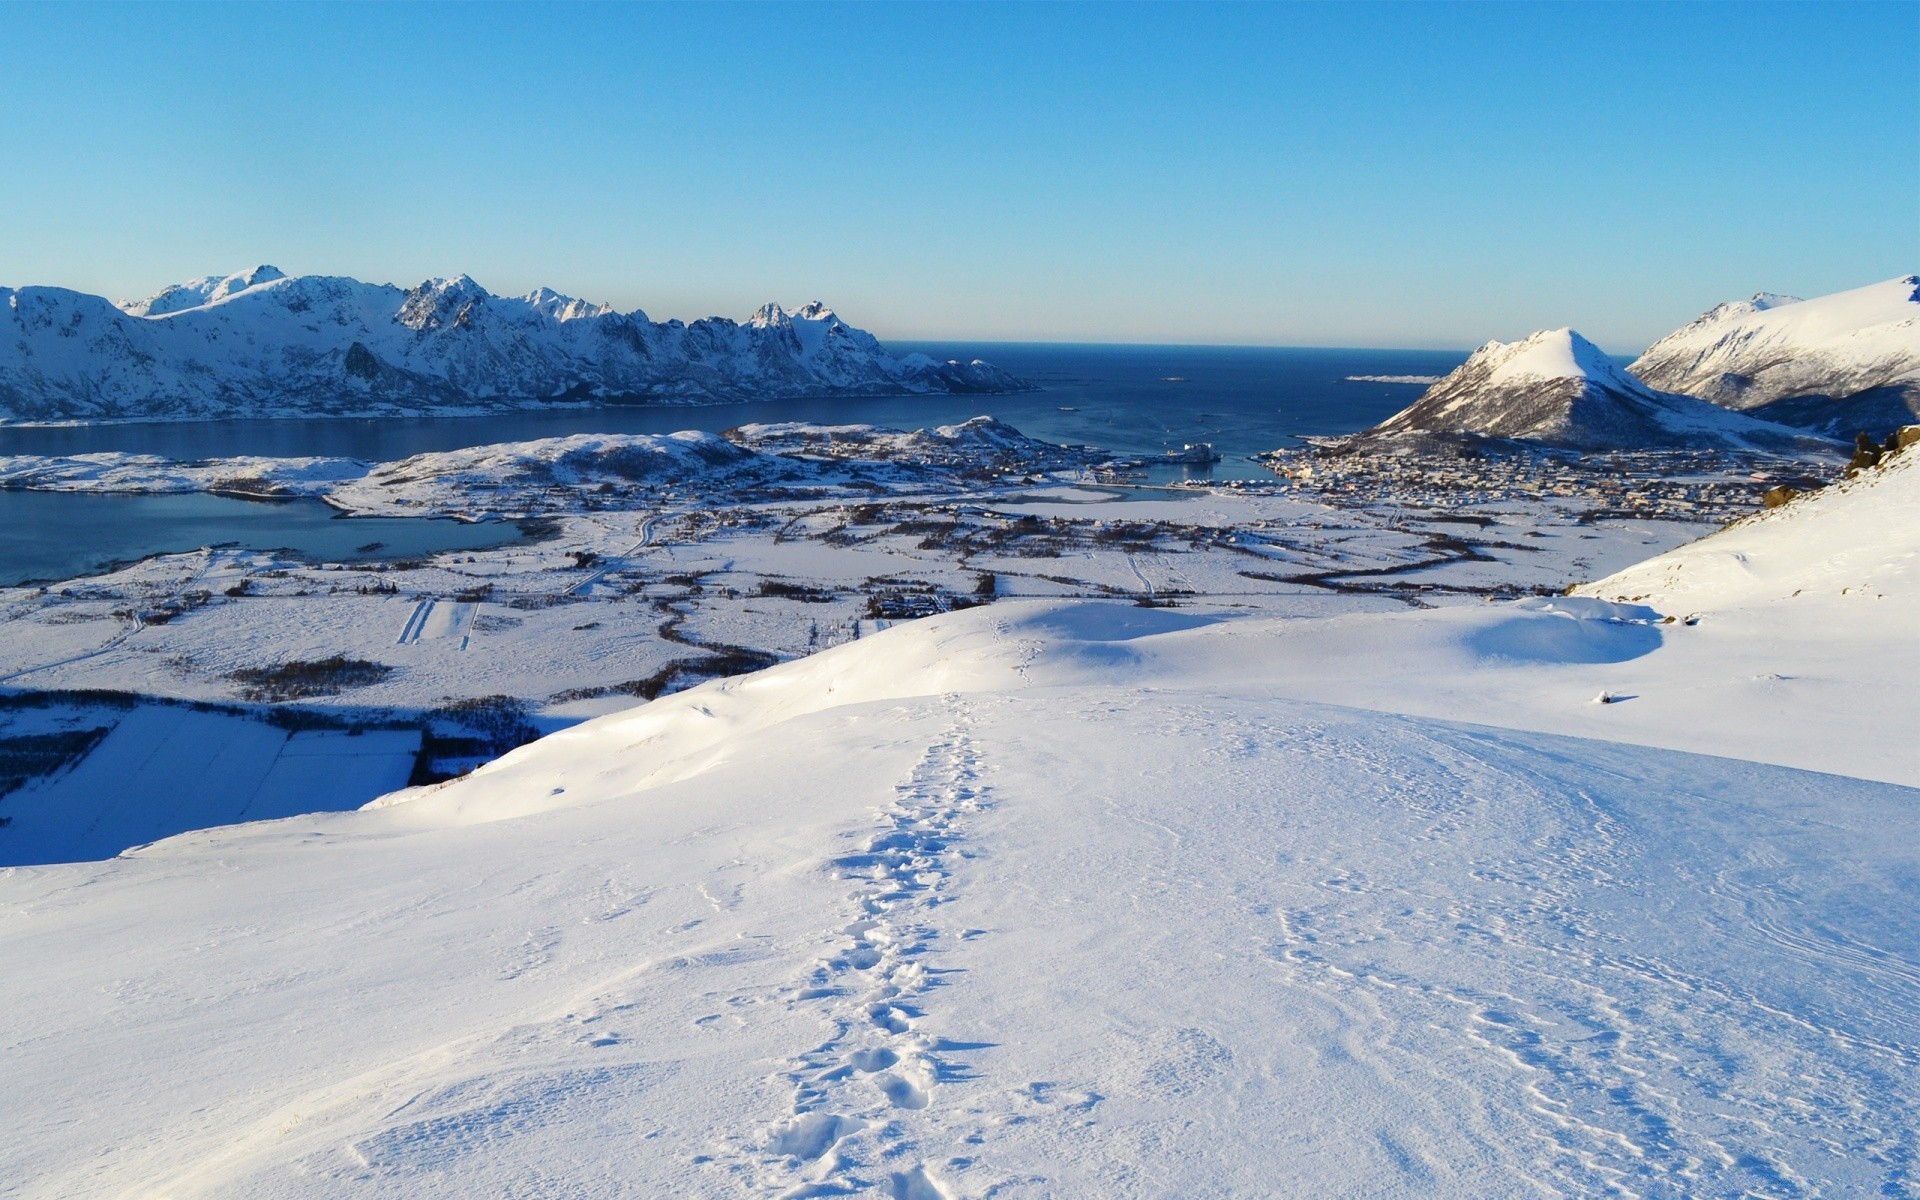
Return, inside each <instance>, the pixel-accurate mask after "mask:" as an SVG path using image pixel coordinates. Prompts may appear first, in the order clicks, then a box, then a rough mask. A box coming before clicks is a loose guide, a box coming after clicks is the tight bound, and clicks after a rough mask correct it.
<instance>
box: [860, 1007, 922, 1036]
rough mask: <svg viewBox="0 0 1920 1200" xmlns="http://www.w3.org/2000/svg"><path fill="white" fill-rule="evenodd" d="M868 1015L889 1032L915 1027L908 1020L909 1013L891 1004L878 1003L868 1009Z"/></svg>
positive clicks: (902, 1031)
mask: <svg viewBox="0 0 1920 1200" xmlns="http://www.w3.org/2000/svg"><path fill="white" fill-rule="evenodd" d="M867 1016H868V1018H869V1019H871V1020H872V1021H873V1023H874V1024H875V1025H877V1026H879V1027H880V1028H882V1029H884V1030H886V1031H887V1032H888V1033H905V1032H907V1030H909V1029H912V1028H913V1025H912V1024H911V1023H910V1022H909V1021H908V1020H907V1014H905V1013H903V1012H901V1011H900V1010H899V1009H897V1008H895V1007H893V1006H892V1005H891V1004H876V1005H874V1006H873V1007H872V1008H870V1009H868V1010H867Z"/></svg>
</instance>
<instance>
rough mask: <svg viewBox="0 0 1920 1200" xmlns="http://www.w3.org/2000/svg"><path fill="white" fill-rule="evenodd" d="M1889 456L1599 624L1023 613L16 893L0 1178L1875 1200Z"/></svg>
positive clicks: (1894, 800)
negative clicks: (353, 804) (363, 800)
mask: <svg viewBox="0 0 1920 1200" xmlns="http://www.w3.org/2000/svg"><path fill="white" fill-rule="evenodd" d="M211 290H218V289H217V288H215V289H211ZM216 303H217V302H216ZM226 303H232V301H231V300H228V301H226ZM1575 349H1576V350H1577V346H1576V347H1575ZM965 429H966V427H961V428H960V430H957V431H951V432H948V433H943V434H941V436H960V432H961V431H964V430H965ZM973 432H974V433H975V434H979V433H980V431H979V430H977V429H976V430H974V431H973ZM788 433H790V431H788ZM759 435H760V436H764V437H767V438H778V437H780V436H787V435H788V434H783V432H782V431H781V430H780V429H778V428H767V429H763V430H761V431H759ZM692 448H693V449H698V448H699V447H697V446H695V447H692ZM575 449H576V448H573V447H569V446H560V445H558V444H556V446H555V447H554V448H553V453H554V454H555V455H559V456H560V457H559V458H556V459H555V461H556V462H559V461H562V460H563V459H564V458H565V455H567V454H571V453H574V451H575ZM668 449H669V448H666V447H654V448H653V449H650V450H649V451H648V453H667V452H668ZM583 452H584V451H583ZM739 453H742V454H744V453H746V452H745V451H739ZM1916 462H1920V451H1916V450H1914V449H1912V448H1909V449H1908V450H1906V451H1904V452H1903V453H1901V454H1897V455H1895V456H1893V457H1892V458H1891V459H1890V460H1889V465H1887V466H1885V467H1883V468H1880V469H1876V470H1870V471H1867V472H1865V473H1863V474H1861V475H1860V476H1859V477H1858V478H1856V479H1854V480H1853V481H1851V482H1849V483H1847V484H1844V485H1839V486H1836V487H1833V488H1829V489H1826V490H1825V491H1822V492H1819V493H1816V494H1814V495H1813V496H1811V497H1807V498H1803V499H1800V500H1796V501H1794V502H1792V503H1790V504H1788V505H1786V506H1785V507H1783V508H1779V509H1777V510H1774V511H1773V512H1771V513H1769V514H1768V515H1766V516H1764V517H1760V518H1756V519H1753V520H1750V521H1747V522H1743V523H1741V524H1738V525H1736V526H1735V527H1733V528H1732V529H1729V530H1727V531H1726V532H1723V533H1720V534H1717V535H1715V536H1713V537H1709V538H1707V539H1705V540H1703V541H1701V542H1699V543H1697V544H1695V545H1693V546H1691V547H1687V548H1684V549H1682V550H1679V551H1676V552H1674V553H1671V554H1668V555H1665V556H1663V557H1661V558H1658V559H1655V560H1652V561H1651V562H1648V563H1646V564H1644V565H1642V566H1640V567H1636V568H1632V569H1631V570H1629V571H1626V572H1623V573H1621V574H1618V575H1616V576H1614V577H1612V578H1610V579H1607V580H1603V581H1601V582H1599V583H1596V584H1593V585H1590V586H1589V587H1587V588H1585V589H1583V593H1582V594H1578V595H1572V596H1561V597H1552V598H1535V599H1530V600H1526V601H1521V602H1516V603H1510V604H1491V603H1486V604H1481V603H1476V604H1472V605H1466V606H1455V607H1448V608H1435V609H1425V610H1407V611H1401V612H1390V613H1356V614H1352V615H1347V616H1338V617H1327V618H1305V617H1292V618H1254V617H1232V616H1222V615H1196V614H1195V613H1193V612H1190V611H1188V610H1180V609H1172V610H1169V609H1163V608H1142V607H1135V606H1132V605H1128V604H1122V603H1117V602H1115V603H1109V602H1084V601H1082V602H1071V601H1041V602H1026V603H1018V602H1009V603H1000V604H995V605H992V606H989V607H982V608H975V609H970V610H966V611H962V612H955V613H950V614H947V615H944V616H938V617H932V618H928V619H924V620H920V621H914V622H909V623H904V624H900V625H897V626H895V627H893V628H891V629H889V630H887V631H885V632H883V633H880V634H878V635H877V636H872V637H866V638H862V639H860V640H858V641H854V642H849V643H846V644H843V645H841V646H838V647H836V648H834V649H830V650H826V651H823V652H821V653H818V654H816V655H813V656H811V657H808V658H803V659H800V660H797V661H794V662H790V663H786V664H783V665H780V666H776V667H773V668H771V669H768V670H765V671H761V672H759V673H756V674H751V675H745V676H740V677H736V678H732V679H727V680H721V681H715V682H711V683H707V684H704V685H701V686H699V687H696V688H693V689H692V690H689V691H685V692H681V693H677V694H674V695H670V696H666V697H663V698H661V699H659V700H656V701H654V702H652V703H648V704H644V705H640V706H638V707H635V708H632V709H629V710H626V711H623V712H618V713H614V714H612V715H609V716H605V717H601V718H599V719H597V720H593V721H590V722H587V723H585V724H582V725H578V726H575V727H573V728H571V729H568V730H566V731H563V732H560V733H557V734H553V735H551V736H548V737H546V738H544V739H542V740H539V741H537V742H534V743H532V744H530V745H527V746H525V747H523V748H521V749H520V750H517V751H515V752H513V753H511V754H509V755H507V756H506V757H504V758H501V759H498V760H497V761H495V762H493V763H491V764H489V765H486V766H484V767H482V768H480V769H479V770H477V771H475V772H473V773H472V774H471V775H468V776H466V777H464V778H461V779H457V780H454V781H450V782H448V783H444V784H439V785H434V786H430V787H425V788H416V789H408V790H402V791H399V792H395V793H393V794H391V795H389V796H387V797H385V798H383V799H382V800H380V801H377V802H375V803H374V804H372V805H370V806H368V807H367V808H365V809H362V810H360V811H357V812H349V813H332V814H310V815H302V816H292V817H289V818H286V819H281V820H272V821H261V822H254V823H250V824H244V825H234V826H227V827H223V828H215V829H207V830H202V831H199V832H194V833H189V834H184V835H181V836H177V837H172V838H168V839H166V840H163V841H160V842H156V843H153V844H151V845H148V846H144V847H140V848H137V849H135V850H132V851H129V852H128V853H126V854H124V855H121V856H119V857H116V858H113V859H110V860H107V861H103V862H90V863H78V864H70V865H57V866H33V867H15V868H12V869H7V870H0V913H3V914H4V919H0V961H4V962H5V963H7V964H8V968H9V969H8V978H9V980H10V982H11V983H12V986H11V987H9V988H8V989H7V992H6V998H5V1003H4V1004H0V1033H3V1035H4V1045H5V1061H6V1079H7V1086H6V1087H4V1088H0V1122H3V1127H4V1128H5V1129H6V1130H7V1131H8V1136H7V1137H6V1138H5V1139H0V1178H4V1179H6V1180H7V1181H8V1187H9V1189H10V1191H9V1194H10V1195H14V1196H18V1197H22V1198H30V1200H38V1198H54V1197H59V1198H67V1197H75V1196H88V1197H121V1196H125V1197H147V1196H155V1197H173V1198H178V1200H186V1198H214V1197H248V1198H288V1197H327V1198H329V1200H334V1198H350V1197H390V1196H406V1197H412V1198H421V1200H432V1198H439V1197H447V1198H452V1197H462V1198H464V1197H476V1196H566V1197H639V1196H645V1197H657V1196H675V1197H735V1196H833V1195H849V1196H874V1197H907V1198H911V1200H927V1198H938V1197H947V1198H958V1197H977V1198H984V1197H1000V1198H1008V1197H1160V1196H1209V1197H1212V1196H1236V1197H1269V1196H1349V1195H1356V1196H1357V1195H1365V1196H1382V1197H1434V1196H1442V1197H1488V1196H1534V1195H1542V1196H1641V1197H1669V1198H1678V1197H1696V1196H1782V1197H1785V1196H1791V1197H1809V1196H1834V1197H1840V1196H1861V1195H1912V1194H1914V1192H1915V1190H1916V1188H1917V1187H1920V1178H1916V1155H1915V1131H1914V1122H1913V1116H1912V1114H1913V1113H1914V1112H1915V1111H1920V933H1917V931H1916V925H1915V923H1914V922H1913V920H1912V914H1913V912H1914V911H1915V906H1916V904H1917V903H1920V790H1916V785H1920V763H1917V762H1916V759H1915V758H1914V756H1913V754H1912V741H1913V732H1914V729H1913V713H1914V712H1915V711H1916V701H1920V694H1917V692H1920V688H1917V686H1916V682H1915V681H1916V679H1920V669H1916V668H1920V661H1916V660H1920V647H1917V646H1916V642H1915V639H1914V637H1913V631H1914V630H1915V629H1916V628H1920V523H1916V522H1914V521H1913V520H1912V519H1911V514H1912V513H1913V511H1914V506H1915V504H1916V503H1917V502H1920V494H1916V492H1917V489H1920V468H1916V466H1915V463H1916ZM449 469H451V468H449ZM1669 618H1671V620H1670V619H1669ZM1603 693H1604V694H1606V695H1607V696H1608V697H1609V698H1610V700H1611V701H1612V702H1611V703H1607V704H1595V703H1592V700H1593V698H1594V697H1595V696H1596V695H1600V694H1603Z"/></svg>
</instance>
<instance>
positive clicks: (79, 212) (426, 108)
mask: <svg viewBox="0 0 1920 1200" xmlns="http://www.w3.org/2000/svg"><path fill="white" fill-rule="evenodd" d="M0 70H3V71H4V75H0V89H4V91H0V96H4V100H0V197H4V205H5V208H4V216H3V217H0V283H5V284H13V285H20V284H29V283H33V284H58V285H62V286H66V287H73V288H79V289H82V290H86V291H95V292H102V293H105V294H107V295H109V296H113V297H116V298H118V297H124V296H141V295H146V294H149V293H151V292H153V291H155V290H157V289H158V288H159V287H161V286H162V285H164V284H166V283H169V282H172V281H175V280H179V279H185V278H190V277H193V276H198V275H205V274H210V273H225V272H229V271H234V270H240V269H243V268H245V267H247V266H250V265H252V264H254V263H258V262H271V263H273V264H275V265H277V266H279V267H281V268H283V269H285V270H287V271H289V272H294V273H325V274H345V275H353V276H357V277H359V278H363V279H370V280H378V281H392V282H396V283H402V284H412V283H415V282H418V281H419V280H420V279H422V278H426V277H428V276H433V275H453V274H458V273H460V272H463V271H464V272H466V273H468V274H470V275H472V276H474V277H475V278H476V279H478V280H479V281H480V282H481V283H482V284H484V285H486V286H487V287H489V288H490V289H492V290H494V291H496V292H524V291H527V290H529V289H531V288H533V287H534V286H536V285H541V284H545V285H549V286H552V287H554V288H557V289H559V290H561V291H564V292H568V293H571V294H574V295H579V296H583V297H586V298H588V299H592V300H604V301H608V302H611V303H613V304H615V305H617V306H619V307H621V308H634V307H639V308H644V309H645V310H646V311H647V312H648V313H649V314H650V315H651V316H653V317H655V318H656V319H664V318H666V317H673V316H677V317H683V318H692V317H696V316H703V315H707V314H709V313H720V314H724V315H731V316H744V315H745V314H747V313H748V312H750V311H751V310H752V309H753V308H754V307H756V306H757V305H758V304H759V303H761V302H762V301H764V300H767V299H777V300H780V301H781V302H783V303H788V304H797V303H801V302H804V301H806V300H809V299H814V298H816V297H817V298H820V299H824V300H826V301H827V302H828V303H830V304H832V305H833V306H834V307H835V308H837V309H838V310H839V311H840V312H841V313H842V314H843V315H844V316H845V317H847V319H849V320H851V321H853V322H854V323H855V324H858V325H863V326H865V327H867V328H870V329H872V330H874V331H875V332H876V333H879V334H881V335H882V336H883V337H884V336H892V337H900V338H910V337H929V338H974V339H995V340H1093V341H1155V342H1227V343H1252V344H1275V345H1347V346H1409V347H1412V346H1433V347H1466V346H1471V345H1474V344H1477V343H1479V342H1482V341H1484V340H1486V339H1487V338H1490V337H1501V338H1513V337H1517V336H1520V335H1522V334H1525V333H1527V332H1528V331H1530V330H1532V329H1535V328H1539V327H1544V326H1553V325H1562V324H1572V325H1574V326H1575V327H1576V328H1578V329H1580V330H1582V331H1583V332H1585V333H1586V334H1587V335H1588V336H1589V337H1592V338H1594V339H1595V340H1596V341H1598V342H1600V343H1601V344H1602V345H1603V346H1606V347H1607V348H1608V349H1610V350H1614V351H1616V352H1631V351H1634V350H1637V349H1639V348H1640V347H1641V346H1643V345H1644V344H1645V343H1646V342H1647V341H1649V340H1651V339H1652V338H1654V337H1656V336H1658V335H1659V334H1661V333H1664V332H1666V331H1667V330H1669V329H1671V328H1672V327H1674V326H1675V325H1677V324H1679V323H1681V322H1683V321H1685V320H1687V319H1689V318H1691V317H1692V316H1694V315H1696V314H1697V313H1698V312H1700V311H1701V310H1703V309H1705V308H1706V307H1708V306H1709V305H1711V304H1713V303H1715V302H1717V301H1719V300H1722V299H1729V298H1734V297H1739V296H1744V295H1747V294H1750V293H1752V292H1754V291H1756V290H1762V289H1764V290H1769V291H1787V292H1796V293H1799V294H1802V295H1812V294H1819V293H1822V292H1828V291H1835V290H1840V289H1843V288H1848V287H1855V286H1859V285H1862V284H1866V283H1871V282H1874V281H1877V280H1881V279H1886V278H1890V277H1892V276H1894V275H1898V274H1901V273H1905V272H1909V271H1913V270H1915V269H1916V268H1920V5H1917V4H1914V3H1886V4H1873V3H1852V4H1835V5H1825V4H1823V5H1811V6H1803V5H1795V4H1781V3H1765V4H1754V5H1743V4H1735V3H1716V4H1706V5H1699V6H1692V5H1685V4H1677V3H1662V4H1655V5H1651V6H1636V5H1629V4H1597V3H1596V4H1583V5H1572V6H1566V7H1558V6H1552V5H1545V4H1525V5H1520V4H1473V5H1462V6H1457V7H1456V6H1444V5H1440V4H1437V3H1431V4H1415V5H1405V6H1403V5H1395V4H1364V3H1342V4H1330V5H1270V6H1269V5H1255V4H1234V5H1227V6H1219V7H1208V6H1197V5H1182V6H1177V7H1155V6H1148V5H1138V4H1128V5H1123V6H1113V7H1104V6H1096V5H1061V6H1055V5H1039V4H992V5H981V6H974V7H967V6H922V5H855V6H846V7H818V6H813V5H801V4H792V5H779V6H771V7H761V6H753V5H723V6H713V7H706V6H695V5H668V6H658V7H654V6H630V5H622V6H610V7H602V6H585V5H565V4H541V5H537V6H531V7H518V6H511V5H486V6H465V5H457V4H432V5H411V6H409V5H349V4H337V5H325V6H318V7H303V6H297V5H237V4H235V5H207V6H194V5H185V6H182V5H149V4H141V5H136V6H131V7H117V6H111V5H103V4H85V5H75V6H70V7H69V6H59V5H52V4H28V5H21V6H14V7H0Z"/></svg>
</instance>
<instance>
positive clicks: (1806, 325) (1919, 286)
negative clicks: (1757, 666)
mask: <svg viewBox="0 0 1920 1200" xmlns="http://www.w3.org/2000/svg"><path fill="white" fill-rule="evenodd" d="M1631 369H1632V371H1633V373H1634V374H1635V375H1637V376H1639V377H1640V378H1641V379H1644V380H1646V381H1647V383H1649V384H1651V385H1652V386H1654V387H1657V388H1665V389H1666V390H1668V391H1673V392H1684V393H1686V394H1687V395H1690V396H1698V397H1700V398H1701V399H1703V400H1711V401H1713V402H1714V403H1716V404H1724V405H1727V406H1728V407H1731V408H1738V409H1747V410H1751V411H1753V412H1754V413H1755V415H1758V416H1763V417H1765V418H1767V419H1768V420H1772V421H1780V422H1783V423H1786V424H1789V425H1799V426H1804V427H1806V428H1809V429H1815V430H1818V431H1820V432H1822V433H1827V434H1833V435H1838V436H1846V437H1850V436H1852V435H1853V433H1855V432H1856V431H1857V430H1861V429H1865V430H1868V431H1870V432H1872V433H1874V434H1875V435H1876V436H1878V435H1880V434H1884V433H1885V432H1886V431H1887V430H1888V429H1890V428H1892V427H1894V426H1896V425H1900V424H1904V423H1907V422H1910V421H1912V420H1913V419H1914V415H1915V414H1916V413H1920V276H1916V275H1904V276H1901V277H1900V278H1898V279H1889V280H1887V281H1886V282H1884V283H1876V284H1874V285H1872V286H1871V287H1863V288H1856V289H1855V290H1853V291H1850V292H1838V293H1835V294H1834V295H1831V296H1821V297H1818V298H1816V299H1812V300H1800V299H1796V298H1795V297H1792V296H1776V295H1772V294H1769V293H1765V292H1763V293H1761V294H1760V295H1757V296H1755V297H1754V298H1753V299H1752V300H1743V301H1734V302H1731V303H1727V304H1722V305H1719V306H1717V307H1715V308H1714V309H1712V310H1711V311H1709V312H1707V313H1706V314H1704V315H1703V316H1701V317H1700V318H1699V319H1697V320H1695V321H1693V322H1691V323H1689V324H1688V325H1686V326H1684V327H1682V328H1680V329H1678V330H1675V331H1674V332H1673V333H1670V334H1668V335H1667V336H1666V337H1664V338H1661V339H1660V340H1659V341H1657V342H1655V343H1654V344H1653V345H1652V346H1650V347H1648V348H1647V352H1646V353H1645V354H1642V355H1641V356H1640V357H1639V359H1638V360H1636V361H1635V362H1634V364H1633V366H1632V368H1631Z"/></svg>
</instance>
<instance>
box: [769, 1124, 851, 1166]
mask: <svg viewBox="0 0 1920 1200" xmlns="http://www.w3.org/2000/svg"><path fill="white" fill-rule="evenodd" d="M866 1127H867V1123H866V1122H865V1121H862V1120H860V1119H859V1118H858V1117H843V1116H841V1115H840V1114H839V1113H822V1112H811V1113H801V1114H800V1115H799V1116H797V1117H795V1118H793V1119H792V1120H790V1121H786V1122H783V1123H782V1124H779V1125H776V1126H774V1128H773V1132H772V1135H771V1136H770V1137H769V1138H768V1139H767V1148H768V1149H770V1150H772V1151H773V1152H774V1153H775V1154H784V1155H786V1156H787V1157H789V1158H797V1159H799V1160H800V1161H801V1162H812V1161H813V1160H814V1159H816V1158H819V1157H820V1156H821V1155H823V1154H825V1153H826V1152H827V1151H829V1150H831V1149H833V1147H834V1146H835V1144H836V1143H838V1142H839V1141H840V1139H841V1138H844V1137H848V1136H850V1135H852V1134H856V1133H859V1132H860V1131H861V1130H862V1129H865V1128H866Z"/></svg>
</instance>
